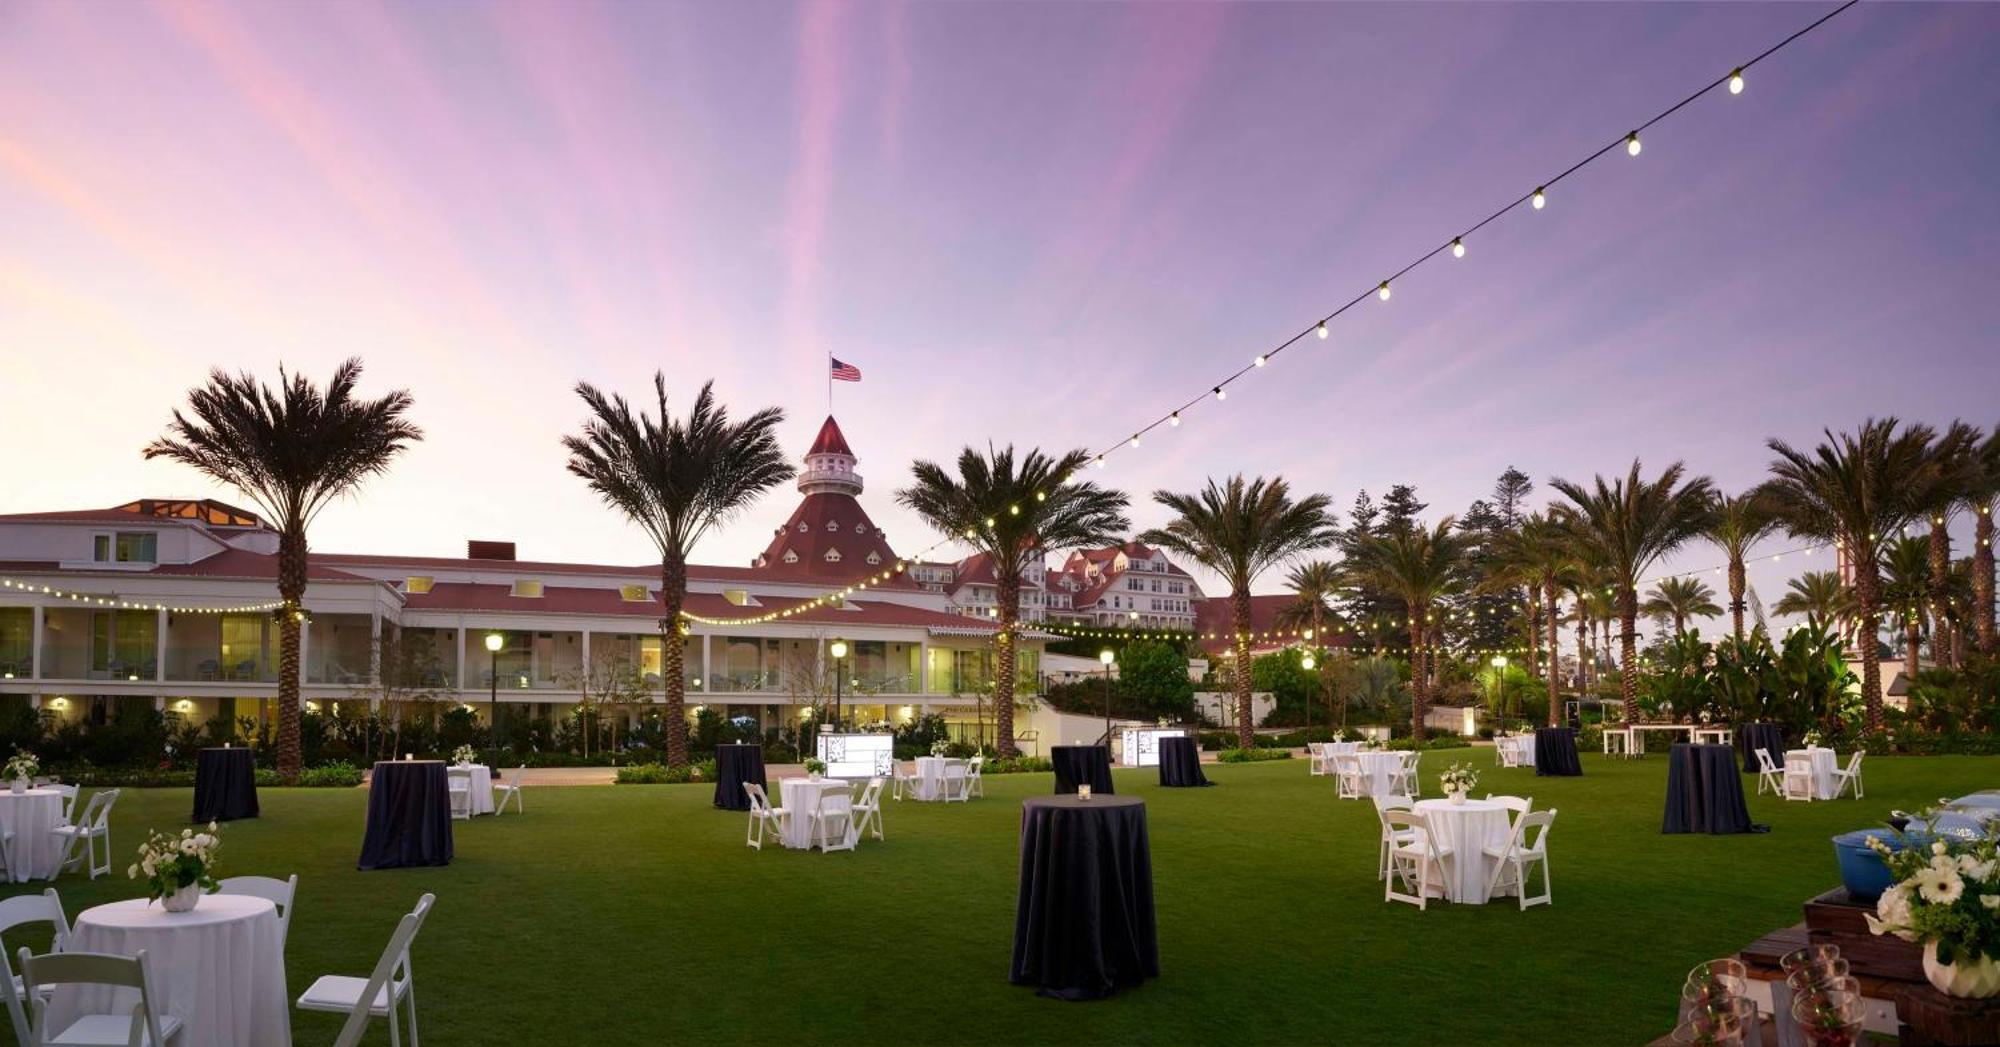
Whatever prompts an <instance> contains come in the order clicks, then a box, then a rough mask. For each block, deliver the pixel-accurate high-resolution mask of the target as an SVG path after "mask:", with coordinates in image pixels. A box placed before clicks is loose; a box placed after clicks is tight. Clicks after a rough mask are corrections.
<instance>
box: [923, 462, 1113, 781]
mask: <svg viewBox="0 0 2000 1047" xmlns="http://www.w3.org/2000/svg"><path fill="white" fill-rule="evenodd" d="M1089 463H1090V453H1089V452H1087V451H1071V452H1069V453H1068V454H1065V455H1063V456H1062V457H1060V458H1051V457H1049V456H1048V455H1045V454H1043V453H1042V452H1041V451H1039V450H1030V451H1028V452H1027V453H1026V454H1024V455H1021V456H1020V457H1019V458H1018V459H1016V457H1015V454H1014V448H1013V447H1011V446H1009V447H1007V448H1006V449H1004V450H1000V451H994V450H992V449H991V448H988V449H987V452H986V453H985V454H983V455H982V454H980V453H979V452H978V451H975V450H973V449H972V448H970V447H968V448H966V449H965V450H964V451H962V452H960V453H959V456H958V475H957V476H953V475H952V474H951V473H949V472H947V471H946V470H945V468H944V467H943V466H941V465H938V464H937V463H935V462H927V461H919V462H917V463H915V464H914V465H912V466H911V471H912V473H913V474H914V478H913V480H912V482H911V484H910V486H908V487H906V488H903V489H902V490H900V491H898V492H896V500H897V501H899V502H901V503H902V504H903V505H905V506H907V507H909V508H910V509H913V510H915V511H916V513H917V515H919V516H922V517H923V518H924V520H925V522H927V523H929V524H930V525H931V526H932V527H935V528H937V529H938V530H939V531H942V532H944V533H945V534H948V535H958V536H961V537H963V539H964V540H965V542H966V544H968V545H970V546H972V547H973V548H974V549H975V550H977V551H979V552H981V553H984V554H985V555H986V557H987V558H988V559H989V560H990V561H991V562H992V564H993V580H994V586H995V588H996V589H997V598H998V601H999V607H998V610H999V619H998V625H999V631H998V632H997V633H995V634H994V647H995V652H996V654H997V655H998V657H997V658H996V659H995V661H996V663H997V664H996V665H995V668H994V673H993V712H994V722H995V725H996V733H998V735H999V753H1000V755H1001V756H1002V757H1010V756H1015V755H1017V754H1018V753H1017V750H1016V749H1015V747H1014V681H1015V675H1016V671H1017V670H1016V666H1017V664H1018V651H1017V647H1018V645H1017V644H1016V643H1015V641H1016V639H1017V638H1018V626H1019V623H1020V620H1021V576H1022V575H1023V574H1024V573H1026V572H1028V571H1030V570H1034V571H1039V570H1041V567H1042V557H1043V556H1044V555H1046V553H1047V551H1048V550H1051V549H1067V548H1073V547H1076V546H1083V545H1097V544H1101V543H1104V542H1108V541H1111V540H1114V539H1115V538H1117V536H1118V535H1121V534H1123V533H1125V531H1126V530H1127V529H1128V528H1130V527H1131V526H1132V523H1131V521H1130V520H1128V519H1126V517H1125V508H1126V506H1127V505H1128V504H1129V502H1128V501H1127V499H1126V497H1125V495H1123V494H1122V493H1119V492H1117V491H1109V490H1105V489H1104V488H1102V487H1099V486H1097V485H1096V484H1094V483H1089V482H1074V481H1072V479H1071V478H1072V477H1074V476H1075V475H1076V474H1077V472H1078V471H1079V470H1081V469H1082V468H1083V467H1084V466H1086V465H1088V464H1089ZM1107 744H1108V742H1107Z"/></svg>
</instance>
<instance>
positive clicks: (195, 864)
mask: <svg viewBox="0 0 2000 1047" xmlns="http://www.w3.org/2000/svg"><path fill="white" fill-rule="evenodd" d="M215 832H216V829H215V823H214V822H210V823H208V828H207V829H206V830H204V831H202V832H196V831H194V830H193V829H182V830H181V834H180V835H179V836H172V835H169V834H167V833H154V834H152V835H151V836H149V837H147V838H146V842H145V843H142V844H140V845H139V860H138V861H137V862H135V863H134V864H133V865H132V867H131V868H129V869H127V870H125V875H126V877H127V878H129V879H133V880H145V881H146V897H147V898H149V899H152V900H155V901H157V900H159V899H160V898H164V897H166V896H167V895H170V894H173V893H174V892H175V891H178V890H180V889H181V888H183V887H189V886H195V885H199V886H200V887H201V889H202V893H204V894H205V893H207V892H209V891H213V890H215V888H216V882H215V863H216V853H217V852H219V851H220V850H221V849H222V839H221V838H220V837H218V836H216V835H215Z"/></svg>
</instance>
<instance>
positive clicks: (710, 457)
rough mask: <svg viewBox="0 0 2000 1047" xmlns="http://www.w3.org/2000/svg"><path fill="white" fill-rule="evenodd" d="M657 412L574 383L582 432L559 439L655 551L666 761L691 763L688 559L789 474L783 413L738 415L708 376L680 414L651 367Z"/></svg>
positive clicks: (582, 473) (573, 467)
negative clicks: (672, 412) (583, 411)
mask: <svg viewBox="0 0 2000 1047" xmlns="http://www.w3.org/2000/svg"><path fill="white" fill-rule="evenodd" d="M653 394H654V397H655V399H656V401H657V403H658V410H659V415H658V416H657V417H654V416H651V415H648V414H646V413H645V411H644V409H641V410H640V411H639V412H637V413H636V414H635V413H634V412H633V410H632V406H631V404H629V403H627V402H626V400H625V398H624V397H623V396H620V395H616V394H610V395H607V394H605V393H604V392H602V391H600V390H599V389H598V388H597V387H596V386H593V385H591V384H590V383H588V382H578V383H577V385H576V395H577V396H579V397H581V398H582V399H583V402H584V404H585V405H586V406H587V407H589V409H590V417H589V418H587V419H585V420H584V423H583V431H582V432H581V433H580V434H578V435H575V436H565V437H563V441H562V442H563V447H564V449H566V450H567V451H569V462H568V468H569V471H570V472H571V473H573V474H575V475H576V476H577V477H579V478H581V479H582V480H583V481H584V483H585V484H587V485H588V486H589V487H590V489H591V490H593V491H595V492H597V496H598V497H599V498H601V499H603V500H604V503H605V504H606V505H609V506H611V507H612V508H614V509H617V510H618V511H619V512H622V513H624V514H625V516H626V517H627V518H628V519H630V520H631V521H632V522H633V523H635V524H638V525H639V527H640V529H641V530H643V531H645V532H646V536H647V537H648V538H651V539H652V540H653V545H654V547H655V548H657V549H658V550H659V553H660V605H661V606H660V622H659V625H660V647H661V649H662V652H663V655H662V659H661V661H662V663H663V664H662V666H661V670H660V675H661V677H662V679H663V680H664V681H665V684H666V700H665V702H664V703H663V705H664V708H663V709H662V719H664V720H665V722H666V728H667V765H668V766H670V767H685V766H687V763H688V738H687V728H688V725H687V714H686V712H685V711H684V710H685V706H686V701H687V673H686V671H685V670H684V668H683V665H684V661H683V659H684V657H685V647H686V644H687V631H686V626H685V625H684V624H683V623H682V622H681V614H682V608H683V606H684V605H685V604H686V602H687V561H688V557H689V555H691V554H692V553H693V552H694V547H695V543H697V542H699V541H700V540H701V539H702V537H703V536H704V535H706V534H707V533H708V532H709V531H710V530H712V529H713V528H715V527H716V526H718V525H719V524H721V523H723V522H724V521H726V520H729V519H730V518H732V517H734V516H736V515H737V514H738V513H740V512H742V511H743V510H744V509H747V508H748V507H749V506H750V504H751V503H752V502H755V501H756V500H757V498H758V496H759V495H762V494H763V493H764V492H765V491H768V490H770V489H771V488H773V487H775V486H777V485H778V484H781V483H784V482H785V481H786V480H789V479H791V478H792V475H793V470H792V467H791V465H790V464H789V463H788V462H786V461H785V455H784V451H783V450H782V449H781V448H780V447H779V446H778V437H777V433H776V430H777V428H778V426H779V425H780V424H781V423H783V421H784V419H785V413H784V412H783V411H781V410H779V409H778V408H776V407H766V408H764V409H763V410H760V411H757V412H756V413H754V414H752V415H751V416H750V417H748V418H746V419H744V420H743V421H741V422H732V421H730V418H729V409H728V408H726V407H724V406H722V405H721V404H719V403H717V402H716V401H715V389H714V383H713V382H704V383H703V384H702V387H701V392H700V393H698V394H696V396H695V398H694V405H693V407H692V408H691V409H690V410H689V411H688V415H687V418H686V419H685V420H682V419H678V418H673V417H670V416H669V415H668V414H667V376H666V374H665V373H664V372H655V373H654V375H653Z"/></svg>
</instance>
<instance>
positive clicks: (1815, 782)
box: [1785, 745, 1840, 800]
mask: <svg viewBox="0 0 2000 1047" xmlns="http://www.w3.org/2000/svg"><path fill="white" fill-rule="evenodd" d="M1795 756H1803V757H1805V758H1806V759H1808V760H1810V761H1812V798H1813V799H1815V800H1831V799H1833V789H1834V783H1833V772H1834V769H1835V768H1836V767H1838V766H1840V759H1839V754H1837V753H1835V752H1834V751H1833V750H1832V749H1825V748H1821V747H1820V746H1816V745H1815V746H1812V747H1809V748H1805V749H1787V750H1785V759H1787V760H1789V759H1791V758H1792V757H1795Z"/></svg>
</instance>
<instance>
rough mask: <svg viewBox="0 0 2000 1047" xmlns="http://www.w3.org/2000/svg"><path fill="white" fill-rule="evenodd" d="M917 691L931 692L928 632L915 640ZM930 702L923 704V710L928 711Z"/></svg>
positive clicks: (920, 692) (919, 692)
mask: <svg viewBox="0 0 2000 1047" xmlns="http://www.w3.org/2000/svg"><path fill="white" fill-rule="evenodd" d="M917 693H918V694H929V693H931V637H930V634H929V633H925V634H924V638H923V639H921V640H918V641H917ZM930 708H931V707H930V704H929V703H928V702H927V703H925V704H924V711H925V712H929V711H930Z"/></svg>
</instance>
